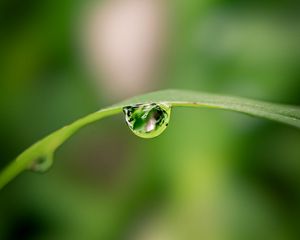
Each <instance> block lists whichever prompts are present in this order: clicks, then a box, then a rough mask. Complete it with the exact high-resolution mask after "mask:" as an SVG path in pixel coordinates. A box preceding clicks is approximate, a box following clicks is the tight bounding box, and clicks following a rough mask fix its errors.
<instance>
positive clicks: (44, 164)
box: [28, 154, 53, 173]
mask: <svg viewBox="0 0 300 240" xmlns="http://www.w3.org/2000/svg"><path fill="white" fill-rule="evenodd" d="M52 164H53V155H52V154H49V155H47V156H43V157H39V158H38V159H37V160H35V161H33V162H32V163H31V164H30V166H29V167H28V169H29V170H31V171H33V172H40V173H43V172H46V171H47V170H49V169H50V167H51V166H52Z"/></svg>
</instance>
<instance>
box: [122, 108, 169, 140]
mask: <svg viewBox="0 0 300 240" xmlns="http://www.w3.org/2000/svg"><path fill="white" fill-rule="evenodd" d="M123 112H124V114H125V120H126V123H127V125H128V127H129V128H130V129H131V130H132V132H133V133H134V134H135V135H137V136H139V137H141V138H154V137H157V136H159V135H160V134H161V133H162V132H163V131H164V130H165V129H166V127H167V126H168V124H169V121H170V115H171V107H170V106H169V105H168V104H165V103H145V104H136V105H132V106H127V107H124V108H123Z"/></svg>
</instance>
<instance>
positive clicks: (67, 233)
mask: <svg viewBox="0 0 300 240" xmlns="http://www.w3.org/2000/svg"><path fill="white" fill-rule="evenodd" d="M296 2H297V1H289V0H287V1H256V0H254V1H238V0H201V1H200V0H184V1H182V0H169V1H168V0H165V1H164V0H110V1H86V0H77V1H71V0H43V1H37V0H27V1H22V0H2V1H1V2H0V63H1V64H0V70H1V71H0V73H1V77H0V109H1V113H0V116H1V117H0V141H1V142H0V166H1V168H2V167H4V166H5V165H6V164H7V163H8V162H9V161H11V160H13V159H14V158H15V157H16V156H17V155H18V154H19V153H20V152H21V151H22V150H24V149H25V148H26V147H28V146H30V145H31V144H32V143H33V142H35V141H36V140H38V139H40V138H41V137H43V136H45V135H46V134H48V133H50V132H51V131H53V130H56V129H58V128H60V127H62V126H63V125H65V124H67V123H70V122H72V121H73V120H75V119H77V118H79V117H81V116H84V115H85V114H88V113H90V112H93V111H96V110H98V109H99V108H101V107H104V106H107V105H109V104H112V103H115V102H117V101H119V100H121V99H123V98H126V97H130V96H132V95H136V94H141V93H144V92H147V91H152V90H158V89H163V88H183V89H192V90H201V91H209V92H215V93H221V94H231V95H237V96H243V97H251V98H256V99H261V100H268V101H273V102H281V103H286V104H293V105H300V94H299V91H300V65H299V63H300V47H299V43H300V11H299V5H298V4H297V3H296ZM0 239H3V240H15V239H57V240H59V239H62V240H68V239H72V240H77V239H78V240H81V239H91V240H93V239H104V240H106V239H107V240H109V239H128V240H136V239H139V240H173V239H176V240H177V239H179V240H181V239H184V240H187V239H188V240H189V239H191V240H193V239H208V240H218V239H221V240H223V239H273V240H288V239H300V132H299V130H297V129H295V128H292V127H289V126H285V125H282V124H279V123H274V122H270V121H266V120H262V119H255V118H252V117H250V116H246V115H241V114H237V113H232V112H225V111H219V110H218V111H217V110H210V109H189V108H180V109H174V110H173V112H172V119H171V123H170V125H169V127H168V129H167V130H166V132H165V133H163V134H162V135H161V136H160V137H158V138H155V139H150V140H144V139H140V138H138V137H136V136H134V135H133V134H132V133H131V132H130V130H129V129H128V127H127V126H126V124H125V121H124V118H123V116H121V115H120V116H115V117H112V118H108V119H105V120H102V121H100V122H98V123H95V124H93V125H91V126H88V127H86V128H84V129H83V130H81V131H80V132H79V133H78V134H76V135H75V136H74V137H73V138H72V139H70V140H69V141H68V142H67V143H66V144H64V145H63V146H62V147H61V148H60V149H59V151H57V153H56V156H55V164H54V166H53V167H52V169H51V170H50V171H49V172H47V173H46V174H37V173H31V172H26V173H23V174H22V175H21V176H19V177H17V178H16V179H15V180H14V181H13V182H11V183H10V184H9V185H8V186H7V187H6V188H4V189H3V190H2V191H1V192H0Z"/></svg>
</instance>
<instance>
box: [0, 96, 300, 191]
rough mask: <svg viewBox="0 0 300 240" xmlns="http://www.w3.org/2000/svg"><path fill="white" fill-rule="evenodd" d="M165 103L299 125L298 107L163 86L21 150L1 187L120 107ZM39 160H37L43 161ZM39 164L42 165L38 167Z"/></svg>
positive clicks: (4, 174) (5, 172) (0, 181)
mask: <svg viewBox="0 0 300 240" xmlns="http://www.w3.org/2000/svg"><path fill="white" fill-rule="evenodd" d="M153 102H154V103H167V104H168V105H170V106H172V107H209V108H218V109H226V110H231V111H236V112H241V113H246V114H250V115H252V116H256V117H262V118H266V119H270V120H274V121H278V122H281V123H285V124H288V125H291V126H295V127H297V128H300V108H299V107H297V106H288V105H282V104H274V103H268V102H263V101H257V100H250V99H246V98H240V97H232V96H222V95H216V94H210V93H204V92H195V91H185V90H163V91H157V92H152V93H148V94H145V95H141V96H137V97H133V98H130V99H128V100H126V101H123V102H120V103H118V104H115V105H113V106H111V107H107V108H104V109H102V110H99V111H97V112H95V113H92V114H90V115H87V116H85V117H83V118H81V119H79V120H77V121H75V122H73V123H72V124H69V125H67V126H65V127H63V128H61V129H59V130H57V131H55V132H53V133H51V134H50V135H48V136H46V137H45V138H43V139H42V140H40V141H38V142H36V143H35V144H33V145H32V146H31V147H29V148H28V149H26V150H25V151H24V152H23V153H21V154H20V155H19V156H18V157H17V158H16V159H15V160H14V161H12V162H11V163H10V164H9V165H8V166H7V167H6V168H4V169H3V171H2V172H1V174H0V189H1V188H3V187H4V186H5V185H6V184H7V183H8V182H9V181H11V180H12V179H13V178H14V177H16V176H17V175H18V174H20V173H21V172H22V171H24V170H27V169H30V168H31V169H35V170H37V171H38V170H39V168H41V169H42V168H43V166H46V168H48V167H49V166H50V165H51V164H52V159H53V155H54V153H55V151H56V150H57V148H58V147H59V146H61V145H62V144H63V143H64V142H65V141H66V140H67V139H68V138H70V137H71V136H72V135H73V134H74V133H75V132H77V131H78V130H79V129H81V128H82V127H84V126H86V125H88V124H91V123H93V122H95V121H98V120H100V119H102V118H105V117H109V116H112V115H115V114H119V113H121V112H122V109H123V107H125V106H130V105H134V104H138V103H153ZM43 161H44V163H42V164H40V163H39V162H43ZM40 165H41V166H42V167H40Z"/></svg>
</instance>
